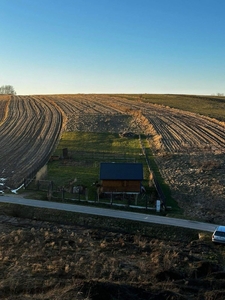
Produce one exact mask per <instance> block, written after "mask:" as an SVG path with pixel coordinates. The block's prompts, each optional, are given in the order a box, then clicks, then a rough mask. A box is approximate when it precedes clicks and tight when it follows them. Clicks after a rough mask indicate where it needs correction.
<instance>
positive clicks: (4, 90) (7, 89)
mask: <svg viewBox="0 0 225 300" xmlns="http://www.w3.org/2000/svg"><path fill="white" fill-rule="evenodd" d="M0 94H4V95H16V91H15V89H14V87H13V86H12V85H2V86H1V87H0Z"/></svg>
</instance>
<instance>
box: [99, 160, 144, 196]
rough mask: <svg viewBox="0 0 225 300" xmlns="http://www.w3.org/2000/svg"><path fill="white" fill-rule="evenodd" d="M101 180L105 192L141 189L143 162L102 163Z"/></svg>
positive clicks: (137, 191)
mask: <svg viewBox="0 0 225 300" xmlns="http://www.w3.org/2000/svg"><path fill="white" fill-rule="evenodd" d="M100 180H101V185H102V189H103V193H132V194H138V193H140V191H141V182H142V180H143V165H142V164H141V163H101V164H100Z"/></svg>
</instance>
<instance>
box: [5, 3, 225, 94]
mask: <svg viewBox="0 0 225 300" xmlns="http://www.w3.org/2000/svg"><path fill="white" fill-rule="evenodd" d="M0 36H1V44H0V86H1V85H5V84H10V85H13V87H14V88H15V90H16V92H17V94H21V95H25V94H57V93H183V94H216V93H225V1H224V0H0Z"/></svg>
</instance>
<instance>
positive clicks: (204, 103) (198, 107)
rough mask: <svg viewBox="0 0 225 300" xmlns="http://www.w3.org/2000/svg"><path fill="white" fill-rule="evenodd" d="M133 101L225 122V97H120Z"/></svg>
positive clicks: (171, 95)
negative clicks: (158, 105)
mask: <svg viewBox="0 0 225 300" xmlns="http://www.w3.org/2000/svg"><path fill="white" fill-rule="evenodd" d="M120 96H121V97H123V98H126V99H130V100H133V101H137V100H139V101H144V102H150V103H155V104H160V105H165V106H169V107H173V108H178V109H181V110H186V111H190V112H194V113H198V114H202V115H205V116H208V117H210V118H215V119H218V120H220V121H225V97H222V96H210V95H209V96H197V95H176V94H175V95H173V94H168V95H166V94H140V95H120Z"/></svg>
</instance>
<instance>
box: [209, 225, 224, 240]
mask: <svg viewBox="0 0 225 300" xmlns="http://www.w3.org/2000/svg"><path fill="white" fill-rule="evenodd" d="M212 241H213V242H214V243H225V226H218V227H216V229H215V231H214V232H213V234H212Z"/></svg>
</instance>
